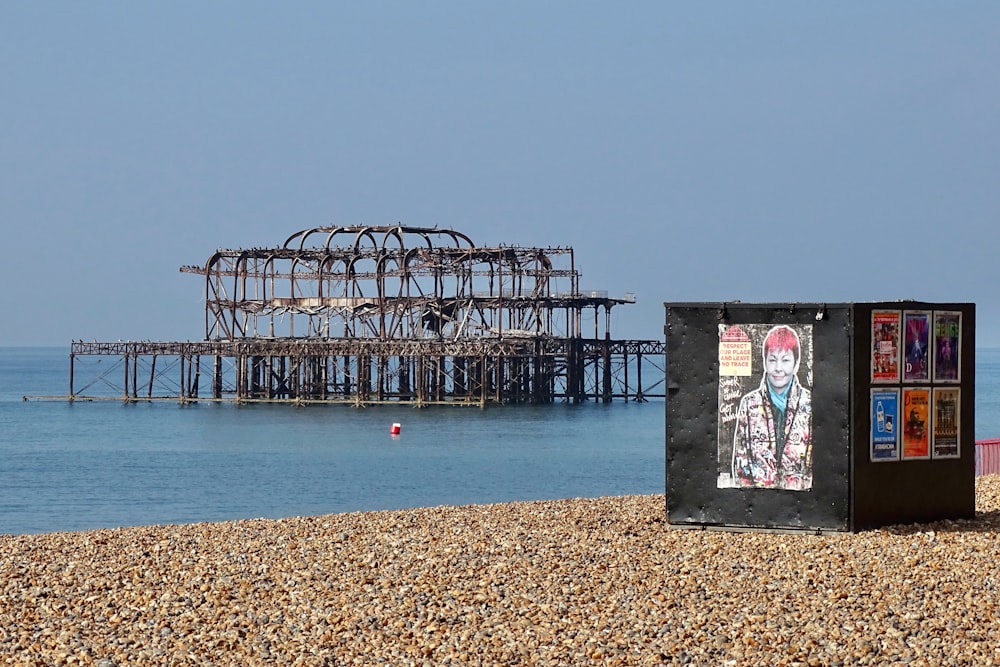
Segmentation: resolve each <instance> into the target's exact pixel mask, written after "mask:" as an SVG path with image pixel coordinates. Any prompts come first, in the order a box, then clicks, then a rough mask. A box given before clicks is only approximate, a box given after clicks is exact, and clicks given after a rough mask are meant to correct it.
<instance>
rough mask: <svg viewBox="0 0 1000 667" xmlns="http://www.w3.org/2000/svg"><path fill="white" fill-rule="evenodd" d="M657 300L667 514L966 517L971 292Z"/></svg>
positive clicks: (846, 524)
mask: <svg viewBox="0 0 1000 667" xmlns="http://www.w3.org/2000/svg"><path fill="white" fill-rule="evenodd" d="M664 306H665V308H666V326H665V327H664V333H665V335H666V355H667V358H666V366H667V401H666V418H667V422H666V510H667V521H668V523H669V524H670V525H671V526H674V527H704V528H708V527H713V528H729V529H747V530H749V529H764V530H810V531H844V532H850V531H857V530H864V529H868V528H875V527H878V526H883V525H888V524H896V523H912V522H926V521H935V520H940V519H962V518H972V517H974V516H975V440H974V438H975V428H974V424H975V400H974V399H975V396H974V394H975V304H968V303H926V302H916V301H895V302H882V303H848V304H819V303H816V304H806V303H794V304H750V303H665V304H664Z"/></svg>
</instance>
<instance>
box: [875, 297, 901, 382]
mask: <svg viewBox="0 0 1000 667" xmlns="http://www.w3.org/2000/svg"><path fill="white" fill-rule="evenodd" d="M899 317H900V313H899V311H898V310H876V311H874V312H872V382H899Z"/></svg>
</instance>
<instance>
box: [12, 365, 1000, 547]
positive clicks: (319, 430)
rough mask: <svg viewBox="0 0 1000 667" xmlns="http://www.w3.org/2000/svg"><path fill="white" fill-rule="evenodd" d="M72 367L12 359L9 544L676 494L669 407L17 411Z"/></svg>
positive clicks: (990, 399) (990, 423)
mask: <svg viewBox="0 0 1000 667" xmlns="http://www.w3.org/2000/svg"><path fill="white" fill-rule="evenodd" d="M976 354H977V372H976V438H977V439H981V438H987V437H1000V349H981V350H977V352H976ZM68 367H69V366H68V350H67V349H62V348H0V533H38V532H51V531H64V530H85V529H91V528H103V527H116V526H132V525H147V524H163V523H190V522H198V521H223V520H229V519H238V518H255V517H271V518H277V517H286V516H300V515H316V514H329V513H334V512H346V511H356V510H379V509H398V508H407V507H421V506H434V505H461V504H469V503H492V502H505V501H514V500H542V499H553V498H572V497H597V496H605V495H624V494H648V493H662V492H663V488H664V406H663V403H662V402H650V403H642V404H636V403H623V402H618V403H613V404H611V405H598V404H585V405H578V406H572V405H563V404H557V405H552V406H542V407H522V406H518V407H513V406H511V407H495V408H489V409H487V410H479V409H478V408H464V407H463V408H460V407H439V408H427V409H422V410H418V409H415V408H411V407H385V406H381V407H369V408H363V409H357V408H352V407H346V406H313V407H307V408H295V407H292V406H288V405H252V406H242V407H238V406H235V405H228V404H225V405H217V404H208V403H201V404H194V405H187V406H180V405H176V404H173V403H157V404H146V403H136V404H128V405H126V404H123V403H120V402H118V401H107V402H94V403H67V402H64V401H51V402H50V401H28V402H23V401H22V400H21V397H22V396H24V395H65V394H66V393H67V392H68ZM393 422H399V423H400V424H402V433H401V434H400V435H399V436H398V437H393V436H391V435H390V434H389V426H390V425H391V424H392V423H393Z"/></svg>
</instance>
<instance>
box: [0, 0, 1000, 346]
mask: <svg viewBox="0 0 1000 667" xmlns="http://www.w3.org/2000/svg"><path fill="white" fill-rule="evenodd" d="M998 177H1000V3H998V2H996V1H995V0H989V1H983V2H921V1H917V0H905V1H903V0H900V1H884V2H874V3H871V2H860V1H859V2H823V3H819V2H791V1H789V2H759V1H755V2H683V3H682V2H666V1H655V2H625V3H619V2H600V3H598V2H583V1H579V0H573V1H569V0H567V1H566V2H545V1H539V0H533V1H531V2H490V3H486V2H470V1H468V0H462V1H457V2H410V1H407V2H383V1H371V2H360V1H359V2H351V3H342V2H245V1H242V0H241V1H239V2H226V1H212V2H200V1H199V2H159V3H156V2H92V3H84V2H18V1H10V2H4V3H3V4H2V5H0V216H2V220H3V243H2V248H3V250H2V253H3V254H2V262H0V281H2V285H3V287H2V289H0V313H2V315H0V317H2V327H0V345H67V346H68V344H69V342H70V341H71V340H73V339H77V338H82V339H86V340H92V339H97V340H118V339H153V340H186V339H191V340H197V339H200V338H201V337H202V335H203V327H204V318H203V301H202V299H203V285H202V282H201V279H200V278H199V277H198V276H194V275H190V274H182V273H180V272H179V271H178V269H179V267H180V266H181V265H186V264H203V263H204V262H205V260H206V259H207V258H208V256H209V255H210V254H211V253H212V252H213V251H214V250H215V249H216V248H220V247H223V248H237V247H253V246H274V245H278V244H280V243H281V242H282V241H283V240H284V239H285V238H286V237H288V236H289V235H290V234H291V233H292V232H294V231H297V230H299V229H305V228H308V227H314V226H320V225H354V224H378V225H381V224H395V223H403V224H407V225H414V226H433V225H437V226H439V227H448V228H453V229H456V230H459V231H462V232H464V233H466V234H468V235H469V236H471V237H472V238H473V240H474V241H476V242H477V243H478V244H482V245H488V244H498V243H508V244H519V245H525V246H546V245H571V246H573V247H574V248H575V249H576V260H577V265H578V267H579V268H580V269H581V270H582V273H583V280H582V283H583V287H584V288H585V289H595V290H600V289H603V290H608V291H609V293H610V294H611V295H613V296H622V295H624V294H625V293H626V292H635V293H636V295H637V300H638V301H637V303H636V304H635V305H632V306H626V307H622V308H620V309H617V310H616V311H615V312H616V317H615V319H614V324H613V329H614V333H616V334H617V335H618V336H620V337H628V338H660V337H661V336H662V324H663V302H664V301H702V300H705V301H720V300H736V299H740V300H743V301H780V302H784V301H826V302H844V301H848V302H850V301H871V300H882V299H897V298H914V299H924V300H931V301H974V302H976V303H977V304H978V323H979V326H978V331H977V334H978V338H979V343H980V345H1000V295H998V289H997V279H996V278H997V273H998V271H997V268H996V267H997V264H998V258H997V243H996V241H995V239H996V238H997V232H996V230H995V228H996V223H997V219H998V213H1000V187H998Z"/></svg>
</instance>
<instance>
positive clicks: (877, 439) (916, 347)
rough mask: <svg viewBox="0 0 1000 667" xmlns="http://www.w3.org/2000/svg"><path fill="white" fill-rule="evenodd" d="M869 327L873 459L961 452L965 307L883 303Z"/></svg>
mask: <svg viewBox="0 0 1000 667" xmlns="http://www.w3.org/2000/svg"><path fill="white" fill-rule="evenodd" d="M871 327H872V328H871V334H872V335H871V340H872V348H871V376H870V380H871V384H872V389H871V392H870V396H871V399H870V416H871V432H870V450H869V456H870V460H871V461H872V462H873V463H875V462H887V461H905V460H920V459H953V458H959V457H960V455H961V452H960V445H959V443H960V442H961V437H960V434H961V424H962V420H961V412H960V406H961V389H960V387H958V386H957V385H958V384H959V383H960V382H961V377H962V376H961V363H960V359H961V345H962V334H961V332H962V313H961V311H952V310H893V309H884V310H883V309H880V310H875V311H873V312H872V318H871ZM886 385H888V386H886Z"/></svg>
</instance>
